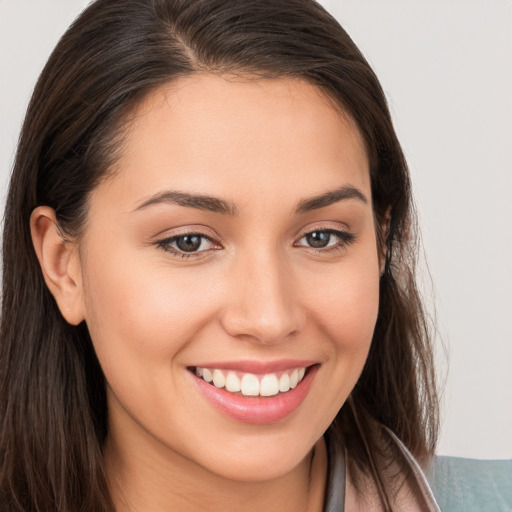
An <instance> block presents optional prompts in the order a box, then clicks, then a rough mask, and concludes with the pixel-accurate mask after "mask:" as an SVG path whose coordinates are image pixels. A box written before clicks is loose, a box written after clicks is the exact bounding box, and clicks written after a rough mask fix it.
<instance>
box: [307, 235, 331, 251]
mask: <svg viewBox="0 0 512 512" xmlns="http://www.w3.org/2000/svg"><path fill="white" fill-rule="evenodd" d="M330 238H331V234H330V233H326V232H325V231H313V233H309V234H307V235H306V240H307V242H308V244H309V245H310V246H311V247H315V248H317V249H318V248H322V247H326V246H327V244H328V243H329V240H330Z"/></svg>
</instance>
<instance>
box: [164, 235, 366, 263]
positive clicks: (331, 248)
mask: <svg viewBox="0 0 512 512" xmlns="http://www.w3.org/2000/svg"><path fill="white" fill-rule="evenodd" d="M315 233H316V234H318V233H323V234H327V235H328V236H329V237H331V236H335V237H337V238H338V239H339V241H338V242H336V243H335V244H333V245H327V246H326V247H320V248H316V247H311V246H305V245H299V242H300V241H301V240H302V239H304V238H306V237H308V236H311V235H314V234H315ZM186 237H198V238H200V239H201V242H200V246H199V247H201V245H202V244H203V243H204V242H205V241H207V242H210V243H211V244H213V245H214V247H213V248H211V249H204V250H201V251H198V250H194V251H190V252H186V251H183V250H181V249H179V248H176V247H173V246H172V244H174V243H177V242H178V241H179V240H180V239H183V238H186ZM355 239H356V237H355V235H353V234H351V233H349V232H347V231H341V230H337V229H326V228H318V229H312V230H311V231H308V232H307V233H304V234H303V235H302V236H301V237H300V238H299V239H298V241H297V242H295V243H294V244H293V245H294V247H305V248H306V249H311V250H313V251H318V252H322V253H326V252H329V253H330V252H337V251H340V250H343V249H346V248H347V247H348V246H349V245H351V244H352V243H353V242H354V241H355ZM328 243H330V239H329V240H328ZM156 245H157V246H158V247H159V248H160V249H162V250H163V251H165V252H168V253H171V254H173V255H174V256H177V257H179V258H182V259H188V258H197V257H199V256H201V255H202V254H203V253H205V252H206V251H209V250H218V249H220V248H221V246H220V244H219V243H217V242H215V240H213V239H212V238H211V237H209V236H207V235H205V234H203V233H195V232H190V233H183V234H180V235H176V236H172V237H169V238H165V239H163V240H159V241H158V242H156Z"/></svg>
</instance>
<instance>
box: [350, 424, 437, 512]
mask: <svg viewBox="0 0 512 512" xmlns="http://www.w3.org/2000/svg"><path fill="white" fill-rule="evenodd" d="M380 442H381V443H382V450H378V451H379V453H378V454H374V463H375V471H376V472H377V473H378V478H374V476H373V475H371V474H369V473H368V471H363V470H362V469H361V468H360V467H359V466H358V464H357V463H356V462H355V461H354V460H351V459H350V457H349V456H348V455H346V459H345V467H346V478H345V510H347V511H351V512H352V511H354V512H359V511H361V512H363V511H364V512H381V511H382V510H385V509H387V508H386V507H385V506H384V502H383V498H382V496H383V495H385V496H386V497H387V498H386V499H387V500H388V508H389V507H391V508H392V510H394V511H396V512H398V511H404V512H405V511H407V512H439V507H438V505H437V503H436V500H435V498H434V495H433V493H432V491H431V489H430V486H429V483H428V481H427V478H426V476H425V474H424V473H423V470H422V468H421V467H420V465H419V464H418V462H417V461H416V460H415V459H414V457H413V456H412V455H411V453H410V452H409V451H408V450H407V448H406V447H405V445H404V444H403V443H402V442H401V441H400V440H399V439H398V438H397V437H396V436H395V435H394V434H393V433H392V432H391V431H389V430H388V429H385V428H384V429H383V431H382V438H381V439H380Z"/></svg>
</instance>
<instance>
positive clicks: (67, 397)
mask: <svg viewBox="0 0 512 512" xmlns="http://www.w3.org/2000/svg"><path fill="white" fill-rule="evenodd" d="M198 71H202V72H212V73H222V74H224V73H237V74H242V75H245V76H251V77H258V76H261V77H266V78H284V77H296V78H300V79H303V80H307V81H308V82H310V83H312V84H314V85H316V86H318V87H319V88H321V89H322V90H323V91H325V93H326V94H327V95H329V96H330V97H331V98H333V99H334V100H335V101H337V102H338V104H339V105H340V106H341V108H342V110H343V111H344V112H346V113H347V114H348V115H350V116H351V117H352V118H353V119H354V120H355V122H356V123H357V125H358V127H359V129H360V131H361V134H362V136H363V138H364V140H365V142H366V147H367V152H368V157H369V161H370V174H371V187H372V195H373V208H374V212H375V217H376V225H380V224H381V222H382V221H383V219H384V217H385V215H386V212H388V211H390V212H391V219H390V223H389V229H388V232H387V233H379V236H380V239H381V241H382V250H383V253H384V251H385V254H386V264H385V271H384V274H383V275H382V277H381V281H380V307H379V314H378V320H377V325H376V328H375V333H374V337H373V341H372V345H371V349H370V354H369V357H368V360H367V362H366V365H365V367H364V370H363V372H362V375H361V377H360V379H359V381H358V383H357V385H356V387H355V389H354V390H353V392H352V395H351V397H350V399H349V401H348V402H347V404H345V406H344V407H343V408H342V409H341V411H340V412H339V414H338V417H337V418H336V420H335V421H334V423H333V425H332V426H331V428H330V435H333V436H338V435H339V436H341V437H342V438H343V439H345V443H346V448H347V451H348V453H349V455H350V456H351V457H352V459H353V460H355V461H356V463H357V465H358V467H360V468H361V469H362V470H363V471H365V472H366V473H367V474H370V475H372V476H373V478H374V479H375V480H376V481H377V482H380V483H381V484H382V480H381V477H380V475H379V473H380V472H379V468H380V464H381V463H380V462H379V458H378V457H376V456H375V454H376V453H378V452H379V449H380V448H381V443H379V433H378V428H376V425H385V426H386V427H388V428H389V429H391V430H392V431H393V432H394V433H395V434H396V435H397V436H398V437H399V438H400V439H402V441H403V442H404V443H405V444H406V446H407V447H408V448H409V449H410V451H411V452H412V453H413V454H414V455H415V456H416V457H418V458H419V459H420V460H426V459H427V458H428V457H429V456H430V455H431V454H432V453H433V449H434V446H435V441H436V437H437V427H438V415H437V413H438V408H437V394H436V386H435V379H434V373H433V364H432V347H431V340H430V336H429V330H428V325H427V322H426V318H425V315H424V312H423V309H422V303H421V300H420V298H419V295H418V292H417V289H416V285H415V277H414V272H415V261H416V250H417V248H416V233H415V223H414V212H413V209H412V200H411V193H410V183H409V176H408V171H407V166H406V163H405V160H404V157H403V154H402V151H401V148H400V145H399V143H398V140H397V138H396V135H395V132H394V129H393V126H392V122H391V118H390V114H389V111H388V108H387V105H386V100H385V97H384V94H383V91H382V89H381V87H380V85H379V82H378V80H377V78H376V76H375V75H374V73H373V71H372V70H371V68H370V66H369V65H368V63H367V62H366V60H365V59H364V57H363V56H362V54H361V53H360V52H359V50H358V49H357V47H356V46H355V44H354V43H353V42H352V40H351V39H350V37H349V36H348V35H347V34H346V32H345V31H344V30H343V29H342V28H341V27H340V25H339V24H338V23H337V22H336V21H335V20H334V19H333V18H332V17H331V16H330V15H329V14H328V13H327V12H326V11H325V10H324V9H323V8H322V7H321V6H319V5H318V4H317V3H315V2H313V1H312V0H257V1H255V0H97V1H95V2H93V3H92V4H91V5H90V6H89V7H88V8H87V9H86V10H85V11H84V12H83V13H82V14H81V15H80V16H79V17H78V19H77V20H76V21H75V22H74V23H73V25H72V26H71V27H70V29H69V30H68V31H67V32H66V33H65V34H64V36H63V37H62V39H61V40H60V42H59V44H58V46H57V47H56V49H55V50H54V51H53V53H52V55H51V57H50V59H49V60H48V63H47V64H46V66H45V68H44V70H43V72H42V74H41V76H40V78H39V81H38V82H37V85H36V87H35V90H34V93H33V96H32V99H31V102H30V105H29V107H28V111H27V115H26V118H25V122H24V125H23V129H22V133H21V137H20V141H19V146H18V152H17V156H16V161H15V165H14V169H13V174H12V179H11V183H10V189H9V195H8V199H7V205H6V211H5V226H4V239H3V302H2V318H1V343H0V508H1V510H6V511H7V510H8V511H38V512H48V511H49V510H59V511H63V512H64V511H65V512H75V511H91V510H94V511H95V512H101V511H112V510H113V505H112V502H111V500H110V497H109V493H108V488H107V484H106V478H105V474H104V470H103V458H102V446H103V442H104V440H105V436H106V433H107V428H108V425H107V421H106V417H107V416H106V399H105V381H104V377H103V374H102V371H101V368H100V366H99V363H98V361H97V359H96V356H95V354H94V351H93V348H92V343H91V340H90V338H89V334H88V331H87V327H86V325H85V324H84V323H82V324H81V325H79V326H77V327H75V326H71V325H69V324H67V323H66V322H65V320H64V319H63V317H62V316H61V314H60V312H59V310H58V308H57V306H56V303H55V301H54V300H53V297H52V296H51V294H50V292H49V291H48V289H47V287H46V286H45V283H44V280H43V277H42V273H41V270H40V268H39V264H38V261H37V258H36V255H35V252H34V249H33V247H32V242H31V236H30V230H29V218H30V214H31V212H32V211H33V209H34V208H35V207H37V206H39V205H48V206H50V207H52V208H54V209H55V212H56V216H57V220H58V222H59V224H60V227H61V229H62V230H63V231H64V232H67V233H69V234H71V235H72V236H76V237H79V236H80V232H81V230H82V229H83V227H84V222H85V220H86V217H87V205H88V197H89V195H90V194H91V191H92V190H94V187H95V186H96V185H97V184H98V183H100V181H101V180H102V179H104V177H105V175H106V174H108V173H109V172H112V169H113V165H114V163H115V161H116V156H117V155H118V151H119V150H120V149H121V150H122V140H123V131H124V129H125V128H126V126H125V125H126V123H127V119H128V117H129V114H130V113H131V112H132V111H133V110H134V109H135V108H136V106H137V105H138V104H139V103H140V101H141V100H142V99H143V98H144V97H146V96H147V95H148V94H149V93H150V92H151V91H152V90H154V89H155V88H157V87H159V86H162V85H163V84H166V83H169V82H170V81H173V80H176V79H177V78H178V77H181V76H186V75H190V74H192V73H196V72H198ZM381 487H385V486H382V485H381ZM382 500H383V502H384V503H387V502H388V499H387V497H386V490H385V489H384V490H383V491H382ZM387 506H388V507H389V503H388V505H387Z"/></svg>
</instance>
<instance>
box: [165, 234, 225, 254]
mask: <svg viewBox="0 0 512 512" xmlns="http://www.w3.org/2000/svg"><path fill="white" fill-rule="evenodd" d="M157 245H158V247H160V248H161V249H163V250H164V251H166V252H170V253H172V254H175V255H177V256H181V257H187V256H196V255H197V256H199V255H200V254H202V253H204V252H207V251H209V250H211V249H219V248H220V247H219V245H218V244H216V243H215V242H214V241H213V240H211V239H210V238H209V237H207V236H206V235H203V234H201V233H186V234H184V235H178V236H173V237H171V238H166V239H164V240H160V241H159V242H157Z"/></svg>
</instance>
